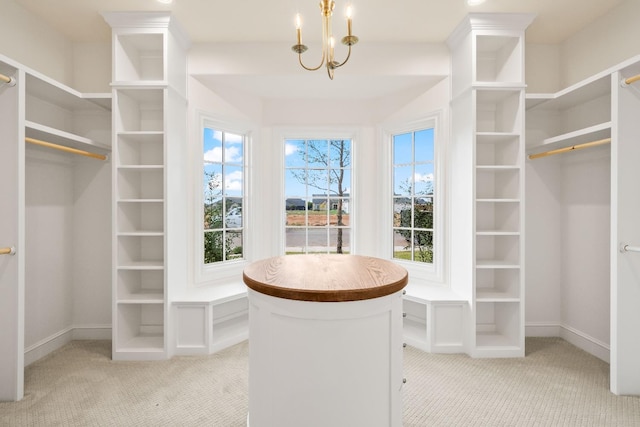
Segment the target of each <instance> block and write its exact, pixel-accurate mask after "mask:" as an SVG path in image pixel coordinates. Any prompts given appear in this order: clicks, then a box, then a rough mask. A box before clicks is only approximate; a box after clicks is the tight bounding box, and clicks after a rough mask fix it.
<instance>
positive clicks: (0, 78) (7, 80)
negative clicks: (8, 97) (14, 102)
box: [0, 74, 16, 86]
mask: <svg viewBox="0 0 640 427" xmlns="http://www.w3.org/2000/svg"><path fill="white" fill-rule="evenodd" d="M0 82H2V83H7V84H8V85H9V86H14V85H15V84H16V80H15V79H14V78H13V77H9V76H5V75H4V74H0Z"/></svg>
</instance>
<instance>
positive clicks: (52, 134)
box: [24, 120, 111, 154]
mask: <svg viewBox="0 0 640 427" xmlns="http://www.w3.org/2000/svg"><path fill="white" fill-rule="evenodd" d="M24 123H25V136H26V137H28V138H34V139H39V140H41V141H45V142H50V143H52V144H57V145H62V146H64V147H70V148H75V149H78V150H84V151H91V152H96V153H97V154H108V153H110V152H111V147H110V146H108V145H105V144H102V143H99V142H96V141H92V140H91V139H89V138H85V137H83V136H79V135H74V134H72V133H70V132H65V131H63V130H60V129H54V128H52V127H49V126H45V125H42V124H38V123H34V122H31V121H28V120H25V122H24Z"/></svg>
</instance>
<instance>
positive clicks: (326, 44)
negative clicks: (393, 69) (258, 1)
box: [291, 0, 358, 80]
mask: <svg viewBox="0 0 640 427" xmlns="http://www.w3.org/2000/svg"><path fill="white" fill-rule="evenodd" d="M335 5H336V4H335V1H334V0H320V13H321V15H322V61H320V65H318V66H317V67H315V68H312V67H307V66H306V65H304V64H303V63H302V54H303V53H304V52H305V51H306V50H307V46H305V45H304V44H302V22H301V19H300V14H297V15H296V33H297V38H298V43H296V44H294V45H293V46H292V47H291V50H293V51H294V52H295V53H297V54H298V62H300V65H301V66H302V68H304V69H305V70H308V71H316V70H318V69H320V67H322V66H323V65H324V66H326V68H327V74H329V78H330V79H331V80H333V71H334V70H335V69H336V68H338V67H342V66H343V65H344V64H346V63H347V61H348V60H349V57H350V56H351V46H353V45H354V44H356V43H358V37H356V36H354V35H352V34H351V12H352V10H351V6H347V35H346V36H344V37H343V38H342V40H341V41H342V44H344V45H347V46H348V48H349V51H348V52H347V57H346V58H345V60H344V61H342V62H338V61H336V60H335V58H334V56H333V50H334V46H335V40H334V38H333V33H332V31H331V15H333V8H334V7H335Z"/></svg>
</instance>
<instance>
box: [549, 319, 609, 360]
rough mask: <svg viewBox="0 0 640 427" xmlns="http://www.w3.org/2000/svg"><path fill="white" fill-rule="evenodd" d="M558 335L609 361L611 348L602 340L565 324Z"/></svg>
mask: <svg viewBox="0 0 640 427" xmlns="http://www.w3.org/2000/svg"><path fill="white" fill-rule="evenodd" d="M560 337H561V338H563V339H565V340H566V341H568V342H570V343H571V344H573V345H575V346H576V347H578V348H580V349H582V350H584V351H586V352H587V353H589V354H591V355H593V356H595V357H597V358H598V359H600V360H604V361H605V362H607V363H610V358H611V357H610V355H611V348H610V346H609V345H607V344H605V343H603V342H602V341H600V340H597V339H595V338H593V337H591V336H589V335H587V334H584V333H582V332H580V331H578V330H577V329H574V328H572V327H570V326H566V325H562V330H561V332H560Z"/></svg>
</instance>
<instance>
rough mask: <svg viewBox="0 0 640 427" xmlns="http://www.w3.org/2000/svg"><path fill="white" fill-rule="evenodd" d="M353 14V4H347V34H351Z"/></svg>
mask: <svg viewBox="0 0 640 427" xmlns="http://www.w3.org/2000/svg"><path fill="white" fill-rule="evenodd" d="M352 14H353V9H351V5H349V6H347V35H349V36H350V35H351V15H352Z"/></svg>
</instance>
